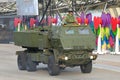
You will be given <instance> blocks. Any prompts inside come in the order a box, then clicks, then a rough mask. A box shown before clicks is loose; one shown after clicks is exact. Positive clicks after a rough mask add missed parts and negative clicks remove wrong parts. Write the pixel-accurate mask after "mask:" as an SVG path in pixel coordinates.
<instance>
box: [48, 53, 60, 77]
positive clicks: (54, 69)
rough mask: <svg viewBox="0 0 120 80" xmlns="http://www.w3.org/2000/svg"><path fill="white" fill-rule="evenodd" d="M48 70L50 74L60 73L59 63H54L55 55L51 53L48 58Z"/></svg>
mask: <svg viewBox="0 0 120 80" xmlns="http://www.w3.org/2000/svg"><path fill="white" fill-rule="evenodd" d="M48 72H49V74H50V75H51V76H56V75H58V74H59V73H60V68H59V65H58V64H56V63H55V57H54V56H53V55H51V56H49V58H48Z"/></svg>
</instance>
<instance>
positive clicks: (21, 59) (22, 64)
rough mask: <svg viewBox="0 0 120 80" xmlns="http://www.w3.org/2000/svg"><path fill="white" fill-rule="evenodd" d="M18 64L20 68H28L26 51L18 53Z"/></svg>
mask: <svg viewBox="0 0 120 80" xmlns="http://www.w3.org/2000/svg"><path fill="white" fill-rule="evenodd" d="M17 64H18V68H19V70H26V54H25V53H24V52H21V53H20V54H18V57H17Z"/></svg>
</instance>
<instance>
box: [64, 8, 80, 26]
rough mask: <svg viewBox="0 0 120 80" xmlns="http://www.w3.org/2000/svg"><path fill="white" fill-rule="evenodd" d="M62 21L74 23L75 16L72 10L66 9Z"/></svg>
mask: <svg viewBox="0 0 120 80" xmlns="http://www.w3.org/2000/svg"><path fill="white" fill-rule="evenodd" d="M63 22H64V24H73V23H75V24H76V23H77V21H76V18H75V16H74V14H73V10H72V9H71V8H70V9H69V10H68V14H67V16H66V17H65V19H64V21H63ZM77 24H78V23H77Z"/></svg>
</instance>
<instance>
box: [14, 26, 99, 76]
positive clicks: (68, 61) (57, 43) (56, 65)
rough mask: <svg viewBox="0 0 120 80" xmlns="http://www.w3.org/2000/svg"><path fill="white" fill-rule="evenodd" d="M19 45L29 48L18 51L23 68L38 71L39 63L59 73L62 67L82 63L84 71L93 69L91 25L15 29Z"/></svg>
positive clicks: (54, 72)
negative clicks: (25, 29)
mask: <svg viewBox="0 0 120 80" xmlns="http://www.w3.org/2000/svg"><path fill="white" fill-rule="evenodd" d="M14 42H15V45H17V46H22V47H23V48H26V50H24V51H17V52H16V54H17V55H18V58H17V63H18V68H19V69H20V70H27V71H36V70H37V67H36V66H37V65H38V64H39V63H43V64H47V65H48V72H49V74H50V75H52V76H54V75H58V74H59V73H60V70H61V69H65V68H66V67H75V66H80V69H81V71H82V72H83V73H90V72H91V71H92V60H95V59H96V58H97V55H95V54H92V51H93V50H94V48H95V35H94V34H93V32H92V30H91V29H90V27H89V26H85V25H81V26H76V25H65V26H52V27H43V28H35V29H33V30H27V31H19V32H14Z"/></svg>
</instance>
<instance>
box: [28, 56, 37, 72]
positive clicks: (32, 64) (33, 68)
mask: <svg viewBox="0 0 120 80" xmlns="http://www.w3.org/2000/svg"><path fill="white" fill-rule="evenodd" d="M36 66H37V65H36V63H35V62H33V61H32V59H31V56H30V55H27V64H26V70H27V71H29V72H33V71H36V70H37V69H36Z"/></svg>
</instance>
